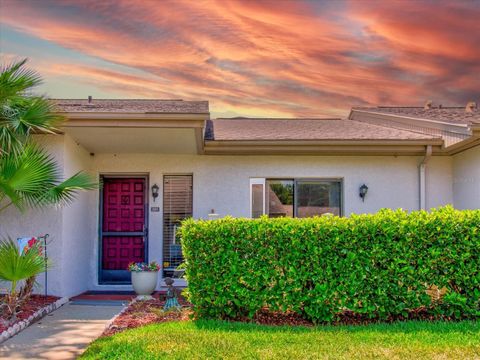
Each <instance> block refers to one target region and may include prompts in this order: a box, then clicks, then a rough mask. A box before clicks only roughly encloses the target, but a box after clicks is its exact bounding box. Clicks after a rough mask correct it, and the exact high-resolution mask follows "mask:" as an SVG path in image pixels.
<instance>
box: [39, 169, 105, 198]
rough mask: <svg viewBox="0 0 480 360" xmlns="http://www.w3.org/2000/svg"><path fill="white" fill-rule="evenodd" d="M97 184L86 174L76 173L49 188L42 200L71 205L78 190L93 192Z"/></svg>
mask: <svg viewBox="0 0 480 360" xmlns="http://www.w3.org/2000/svg"><path fill="white" fill-rule="evenodd" d="M97 187H98V183H97V182H96V181H95V180H94V179H93V178H92V177H91V176H90V175H88V174H87V173H84V172H78V173H76V174H75V175H73V176H72V177H70V178H68V179H67V180H65V181H63V182H61V183H60V184H57V185H55V186H54V187H52V188H50V189H49V191H48V192H46V194H45V198H44V199H43V200H44V201H45V202H46V203H50V204H59V205H66V204H69V203H71V202H72V201H73V200H74V198H75V195H76V194H77V193H78V191H80V190H93V189H96V188H97Z"/></svg>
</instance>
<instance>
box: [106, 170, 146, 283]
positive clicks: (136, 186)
mask: <svg viewBox="0 0 480 360" xmlns="http://www.w3.org/2000/svg"><path fill="white" fill-rule="evenodd" d="M145 185H146V182H145V178H108V177H105V178H104V179H103V209H102V214H103V220H102V258H101V272H100V279H101V282H129V281H130V274H129V273H128V271H127V270H126V269H127V265H128V263H130V262H132V261H134V262H141V261H145V243H146V240H147V239H146V237H147V228H146V222H145V215H146V209H147V207H146V196H145Z"/></svg>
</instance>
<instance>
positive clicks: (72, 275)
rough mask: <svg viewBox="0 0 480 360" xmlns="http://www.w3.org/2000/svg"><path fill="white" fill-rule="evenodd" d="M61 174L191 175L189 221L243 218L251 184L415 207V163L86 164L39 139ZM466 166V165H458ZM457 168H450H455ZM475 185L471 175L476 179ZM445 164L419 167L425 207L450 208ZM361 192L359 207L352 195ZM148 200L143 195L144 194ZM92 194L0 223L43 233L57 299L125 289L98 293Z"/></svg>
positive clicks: (187, 160) (111, 160) (133, 157)
mask: <svg viewBox="0 0 480 360" xmlns="http://www.w3.org/2000/svg"><path fill="white" fill-rule="evenodd" d="M41 141H42V143H44V144H45V145H46V146H47V147H48V148H49V149H50V151H51V152H52V153H53V154H54V156H55V157H56V158H57V160H58V161H59V163H60V164H61V165H62V166H64V175H65V176H70V175H72V174H74V173H75V172H77V171H79V170H89V171H90V172H91V173H92V174H93V175H94V176H96V177H98V176H99V175H100V174H128V173H131V174H147V175H149V182H150V185H153V184H154V183H156V184H158V186H159V187H160V194H162V185H163V175H165V174H193V215H194V217H196V218H206V217H207V215H208V213H209V212H210V210H211V209H215V211H216V212H217V213H218V214H220V215H221V216H224V215H232V216H249V201H250V198H249V196H250V190H249V179H250V178H251V177H265V178H269V177H286V178H301V177H311V178H342V179H343V184H344V189H343V191H344V193H343V195H344V201H343V205H344V214H345V215H349V214H351V213H366V212H376V211H378V210H379V209H381V208H383V207H390V208H399V207H400V208H404V209H407V210H416V209H418V206H419V175H418V164H419V162H420V158H419V157H393V156H389V157H353V156H349V157H345V156H344V157H315V156H195V155H159V154H118V155H115V154H96V155H95V156H91V155H90V154H89V153H88V152H87V151H86V150H85V149H83V148H82V147H81V146H79V145H77V144H76V143H75V142H74V141H73V140H72V139H71V138H70V137H68V136H55V137H53V136H47V137H43V138H42V140H41ZM465 161H468V160H465ZM458 166H459V163H457V167H458ZM477 178H478V174H477ZM452 181H453V166H452V158H448V157H434V158H432V159H431V161H430V162H429V163H428V166H427V185H426V188H427V207H436V206H440V205H445V204H448V203H452V201H453V198H454V196H453V188H452ZM363 183H365V184H367V185H368V187H369V192H368V195H367V197H366V199H365V202H362V201H361V199H360V197H359V196H358V188H359V187H360V186H361V185H362V184H363ZM149 193H150V191H149ZM149 201H150V206H158V207H160V212H150V213H149V254H150V260H153V259H156V260H158V261H161V257H162V210H163V209H162V197H161V196H160V197H159V198H158V199H157V201H156V202H155V203H153V199H152V198H151V197H150V200H149ZM98 209H99V192H98V190H95V191H90V192H88V193H80V195H79V196H78V197H77V200H76V201H75V202H74V203H73V204H72V205H70V206H67V207H64V208H63V209H61V210H59V209H47V210H42V211H29V212H28V213H27V214H25V216H19V214H18V212H17V211H16V210H14V209H10V210H9V211H8V212H6V213H4V214H2V215H0V219H1V222H0V233H1V234H10V235H11V236H12V237H17V236H24V235H30V234H38V233H44V232H48V233H50V235H51V240H52V242H51V245H50V248H49V253H50V254H51V256H52V259H53V261H54V264H55V267H54V268H53V269H52V270H51V271H50V273H49V276H50V286H49V288H50V289H52V290H54V291H53V293H55V294H57V295H74V294H78V293H80V292H82V291H84V290H87V289H115V288H123V289H125V288H129V287H125V286H109V287H100V286H98V279H97V270H98V268H97V266H98V242H99V239H98Z"/></svg>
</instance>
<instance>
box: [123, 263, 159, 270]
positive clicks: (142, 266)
mask: <svg viewBox="0 0 480 360" xmlns="http://www.w3.org/2000/svg"><path fill="white" fill-rule="evenodd" d="M127 270H128V271H135V272H140V271H160V265H159V264H158V263H157V262H156V261H152V262H151V263H145V262H131V263H130V264H128V267H127Z"/></svg>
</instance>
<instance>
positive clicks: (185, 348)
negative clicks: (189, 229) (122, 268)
mask: <svg viewBox="0 0 480 360" xmlns="http://www.w3.org/2000/svg"><path fill="white" fill-rule="evenodd" d="M81 358H82V359H167V358H168V359H379V358H380V359H382V358H383V359H473V358H480V324H477V323H476V322H471V321H464V322H458V323H454V322H450V323H447V322H415V321H412V322H403V323H394V324H373V325H366V326H320V327H316V328H303V327H271V326H260V325H254V324H244V323H228V322H222V321H213V320H211V321H206V320H202V321H184V322H168V323H161V324H153V325H149V326H145V327H141V328H137V329H132V330H128V331H125V332H122V333H118V334H116V335H114V336H111V337H105V338H100V339H98V340H96V341H95V342H93V343H92V344H91V345H90V347H89V348H88V349H87V351H86V352H85V353H84V354H83V356H82V357H81Z"/></svg>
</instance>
